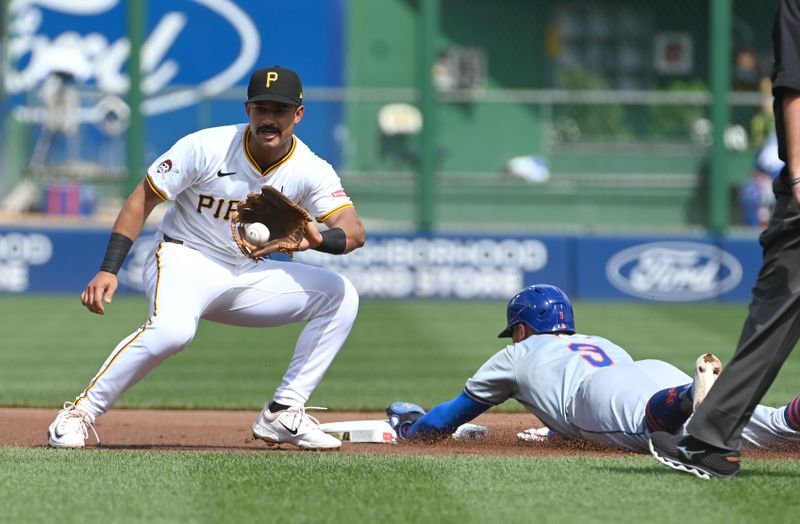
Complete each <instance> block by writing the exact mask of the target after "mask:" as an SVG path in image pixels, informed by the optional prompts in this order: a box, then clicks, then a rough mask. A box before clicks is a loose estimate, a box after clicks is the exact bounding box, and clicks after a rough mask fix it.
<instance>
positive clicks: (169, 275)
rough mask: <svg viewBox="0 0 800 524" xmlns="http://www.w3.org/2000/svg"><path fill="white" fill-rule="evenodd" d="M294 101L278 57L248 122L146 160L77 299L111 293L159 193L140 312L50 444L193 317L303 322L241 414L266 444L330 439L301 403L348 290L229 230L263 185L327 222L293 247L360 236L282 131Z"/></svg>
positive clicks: (147, 366)
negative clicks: (257, 250) (287, 357)
mask: <svg viewBox="0 0 800 524" xmlns="http://www.w3.org/2000/svg"><path fill="white" fill-rule="evenodd" d="M302 102H303V91H302V85H301V82H300V78H299V77H298V76H297V74H296V73H294V72H293V71H291V70H289V69H285V68H282V67H278V66H275V67H270V68H262V69H257V70H256V71H254V72H253V74H252V75H251V78H250V83H249V86H248V99H247V102H245V110H246V113H247V115H248V117H249V122H248V123H246V124H239V125H229V126H222V127H215V128H210V129H204V130H201V131H198V132H196V133H193V134H190V135H188V136H185V137H184V138H181V139H180V140H179V141H178V142H177V143H176V144H175V145H174V146H173V147H172V148H171V149H170V150H169V151H167V152H166V153H164V154H163V155H161V156H160V157H159V158H158V159H157V160H156V161H155V162H153V164H152V165H151V166H150V168H149V169H148V170H147V175H146V177H145V179H144V180H143V181H142V183H140V184H139V185H138V187H137V188H136V189H135V190H134V191H133V193H132V194H131V195H130V197H129V198H128V200H127V202H126V203H125V205H124V206H123V208H122V210H121V211H120V214H119V216H118V217H117V220H116V222H115V224H114V227H113V230H112V233H111V238H110V240H109V246H108V249H107V252H106V256H105V259H104V261H103V264H102V266H101V270H100V272H98V273H97V275H96V276H95V277H94V278H93V279H92V280H91V282H89V284H88V285H87V287H86V289H85V290H84V291H83V293H82V294H81V302H82V303H83V305H84V306H85V307H86V308H88V309H89V310H90V311H92V312H94V313H98V314H101V315H102V314H103V313H104V311H105V305H104V304H105V303H110V302H111V299H112V297H113V295H114V292H115V290H116V289H117V277H116V274H117V271H118V270H119V268H120V266H121V264H122V262H123V261H124V259H125V256H126V255H127V253H128V250H129V249H130V246H131V244H132V243H133V241H134V240H135V239H136V237H137V236H138V235H139V233H140V232H141V230H142V228H143V226H144V223H145V220H146V218H147V217H148V215H149V214H150V212H151V211H152V209H153V208H154V207H155V206H156V205H158V204H159V203H161V202H163V201H165V200H170V201H173V202H174V204H173V206H172V207H171V208H170V209H169V210H168V212H167V213H166V215H165V216H164V218H163V220H162V221H161V223H160V224H159V226H158V231H157V232H156V235H155V240H156V241H155V243H154V248H153V250H152V252H151V253H150V255H149V257H148V259H147V262H146V267H145V273H144V284H145V290H146V294H147V298H148V300H149V303H150V314H149V317H148V319H147V321H146V322H145V324H144V325H143V326H142V327H140V328H139V329H137V330H136V331H135V332H134V333H132V334H131V335H130V336H128V337H127V338H125V339H124V340H122V342H120V343H119V344H118V345H117V347H116V348H115V349H114V351H113V352H112V353H111V355H110V356H109V357H108V359H107V360H106V361H105V363H104V364H103V365H102V367H101V368H100V371H99V372H98V373H97V375H95V377H94V378H93V379H92V380H91V381H90V383H89V385H88V387H87V388H86V389H85V390H84V391H83V392H82V393H81V394H80V395H78V397H77V398H76V400H75V401H74V402H73V403H66V404H65V405H64V409H63V410H61V411H60V412H59V414H58V416H57V417H56V419H55V420H54V421H53V423H52V424H51V425H50V427H49V445H50V446H53V447H65V448H73V447H82V446H84V444H85V441H86V439H87V437H88V429H92V430H94V427H93V424H94V421H95V419H96V418H97V417H98V416H100V415H102V414H103V413H105V412H106V411H108V410H109V409H110V408H111V407H112V406H113V405H114V403H115V402H116V400H117V399H118V398H119V397H120V395H122V393H123V392H124V391H126V390H127V389H128V388H130V387H131V386H133V385H134V384H136V383H137V382H139V381H140V380H141V379H143V378H144V377H145V376H146V375H147V374H148V373H149V372H150V371H151V370H152V369H153V368H155V367H156V366H157V365H158V364H160V363H161V362H162V361H164V360H165V359H166V358H168V357H170V356H171V355H174V354H175V353H177V352H179V351H181V350H182V349H184V348H185V347H186V346H187V345H188V344H189V343H190V342H191V340H192V338H193V337H194V335H195V332H196V331H197V326H198V323H199V321H200V319H201V318H202V319H206V320H211V321H214V322H221V323H225V324H230V325H236V326H248V327H271V326H280V325H284V324H288V323H291V322H307V324H306V325H305V327H304V329H303V330H302V332H301V334H300V337H299V338H298V340H297V344H296V346H295V350H294V355H293V357H292V359H291V362H290V363H289V369H288V370H287V371H286V374H285V375H284V376H283V380H282V382H281V384H280V386H278V388H277V390H276V391H275V394H274V396H273V398H272V401H271V402H267V403H265V405H264V408H263V409H262V411H261V413H260V414H259V415H258V418H257V419H256V421H255V423H254V424H253V434H254V436H255V437H258V438H261V439H263V440H265V441H267V442H268V443H284V442H286V443H291V444H294V445H296V446H299V447H301V448H311V449H328V448H337V447H339V446H340V445H341V442H340V441H339V440H337V439H336V438H334V437H332V436H330V435H326V434H325V433H323V432H322V431H320V430H319V429H318V424H317V421H316V420H315V419H314V418H313V417H311V416H309V415H307V414H306V412H305V404H306V402H307V400H308V398H309V396H310V395H311V393H312V392H313V391H314V389H315V388H316V387H317V385H318V384H319V382H320V381H321V380H322V377H323V375H324V374H325V372H326V370H327V369H328V367H329V365H330V364H331V362H332V361H333V359H334V357H335V356H336V354H337V352H338V351H339V349H340V348H341V346H342V345H343V344H344V342H345V339H346V338H347V336H348V334H349V332H350V328H351V327H352V325H353V322H354V320H355V318H356V313H357V310H358V295H357V293H356V290H355V289H354V287H353V286H352V284H351V283H350V282H349V281H348V280H347V279H345V278H344V277H342V276H341V275H339V274H336V273H334V272H331V271H328V270H325V269H320V268H316V267H312V266H307V265H303V264H300V263H293V262H283V261H278V260H271V259H266V260H261V261H256V260H252V259H251V258H249V257H247V256H245V255H244V254H242V252H241V251H240V250H239V248H238V247H237V245H236V244H235V242H234V240H233V237H232V234H231V212H232V211H234V210H235V209H236V205H237V203H238V202H239V201H240V200H244V198H245V197H246V196H247V194H248V193H251V192H260V190H261V187H262V186H264V185H270V186H273V187H274V188H276V189H278V190H280V191H281V192H282V193H283V194H284V195H286V196H287V197H289V198H291V199H292V200H294V201H295V202H297V203H299V204H300V205H301V206H303V207H304V208H305V209H306V210H308V212H309V213H310V214H311V216H313V217H315V218H316V220H317V222H319V223H323V224H325V225H326V226H327V229H325V230H324V231H322V232H320V230H319V229H317V228H316V227H315V226H314V225H313V224H312V225H310V226H309V228H308V231H307V233H306V235H305V237H304V238H303V240H302V242H301V244H300V248H299V250H300V251H302V250H306V249H317V250H320V251H324V252H327V253H333V254H343V253H347V252H350V251H352V250H354V249H356V248H358V247H360V246H362V245H363V244H364V228H363V226H362V224H361V221H360V220H359V217H358V214H357V213H356V211H355V208H354V207H353V204H352V202H351V200H350V198H349V197H348V196H347V194H346V193H345V191H344V189H343V188H342V184H341V181H340V179H339V177H338V176H337V174H336V172H335V171H334V169H333V168H332V167H331V165H330V164H328V163H327V162H325V161H324V160H322V159H321V158H319V157H318V156H316V155H315V154H314V153H313V152H312V151H311V150H310V149H309V148H308V147H307V146H306V145H305V144H304V143H303V142H302V141H301V140H300V139H299V138H297V137H296V136H295V135H294V129H295V126H296V125H297V124H298V123H299V122H300V121H301V119H302V118H303V115H304V106H303V104H302ZM96 436H97V434H96V433H95V437H96Z"/></svg>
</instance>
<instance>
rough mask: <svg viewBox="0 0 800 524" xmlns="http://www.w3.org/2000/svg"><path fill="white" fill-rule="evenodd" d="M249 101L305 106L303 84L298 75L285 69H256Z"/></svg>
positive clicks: (248, 96)
mask: <svg viewBox="0 0 800 524" xmlns="http://www.w3.org/2000/svg"><path fill="white" fill-rule="evenodd" d="M247 101H248V102H280V103H282V104H290V105H295V106H299V105H302V104H303V84H302V83H301V82H300V77H299V76H297V73H295V72H294V71H292V70H291V69H286V68H285V67H280V66H274V67H263V68H261V69H256V70H255V71H253V74H252V75H250V83H249V84H248V86H247Z"/></svg>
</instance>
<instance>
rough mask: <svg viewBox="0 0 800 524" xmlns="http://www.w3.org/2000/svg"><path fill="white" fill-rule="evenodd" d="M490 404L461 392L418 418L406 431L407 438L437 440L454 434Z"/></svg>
mask: <svg viewBox="0 0 800 524" xmlns="http://www.w3.org/2000/svg"><path fill="white" fill-rule="evenodd" d="M490 407H492V406H491V405H489V404H481V403H480V402H477V401H475V400H473V399H472V398H470V397H468V396H467V394H466V393H465V392H463V391H462V392H461V394H460V395H458V396H457V397H456V398H454V399H453V400H448V401H447V402H442V403H441V404H439V405H437V406H436V407H434V408H433V409H431V410H430V411H428V413H427V414H425V416H423V417H422V418H420V419H419V420H417V421H416V422H415V423H414V424H413V425H412V426H411V427H410V428H408V432H407V433H406V438H407V439H413V438H421V439H424V440H436V439H440V438H443V437H446V436H448V435H450V434H452V433H453V432H454V431H455V430H456V428H458V426H460V425H461V424H464V423H466V422H469V421H470V420H472V419H474V418H475V417H477V416H478V415H480V414H481V413H483V412H484V411H486V410H487V409H489V408H490Z"/></svg>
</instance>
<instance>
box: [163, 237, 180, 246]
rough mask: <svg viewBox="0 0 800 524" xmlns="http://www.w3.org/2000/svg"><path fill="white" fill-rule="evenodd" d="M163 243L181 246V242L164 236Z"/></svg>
mask: <svg viewBox="0 0 800 524" xmlns="http://www.w3.org/2000/svg"><path fill="white" fill-rule="evenodd" d="M164 242H172V243H173V244H183V240H178V239H177V238H172V237H171V236H168V235H164Z"/></svg>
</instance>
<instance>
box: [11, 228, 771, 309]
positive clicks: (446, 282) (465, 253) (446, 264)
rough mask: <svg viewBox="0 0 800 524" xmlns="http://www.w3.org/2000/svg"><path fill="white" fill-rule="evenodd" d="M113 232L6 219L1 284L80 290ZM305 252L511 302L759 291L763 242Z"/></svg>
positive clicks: (395, 293) (710, 297)
mask: <svg viewBox="0 0 800 524" xmlns="http://www.w3.org/2000/svg"><path fill="white" fill-rule="evenodd" d="M152 237H153V232H152V231H148V232H145V233H143V235H142V236H141V237H140V239H139V240H137V242H136V243H135V244H134V247H133V249H132V250H131V253H130V255H129V256H128V258H127V260H126V261H125V265H124V266H123V268H122V270H121V271H120V274H119V278H120V292H127V293H141V292H142V268H143V265H144V260H145V258H146V256H147V253H148V251H149V250H150V248H151V246H152V242H153V240H152ZM107 239H108V232H107V231H101V230H64V229H45V228H11V227H0V292H2V293H3V294H20V293H75V294H77V293H79V292H80V291H81V290H82V289H83V287H84V286H85V284H86V283H87V282H88V281H89V279H91V277H92V276H93V275H94V273H95V272H96V271H97V268H98V267H99V265H100V261H101V259H102V256H103V253H104V252H105V246H106V242H107ZM296 260H297V262H298V263H307V264H312V265H318V266H321V267H327V268H330V269H332V270H334V271H337V272H340V273H342V274H344V275H345V276H347V277H348V278H349V279H350V280H352V282H353V283H354V284H355V286H356V288H358V290H359V293H360V295H361V296H362V298H444V299H462V300H463V299H499V300H507V299H508V298H509V297H510V296H511V295H513V294H514V293H515V292H516V291H518V290H519V289H520V288H522V287H523V286H525V285H529V284H533V283H537V282H546V283H551V284H555V285H558V286H560V287H561V288H563V289H564V290H565V291H567V293H568V294H569V295H570V296H571V297H572V298H573V299H578V300H632V301H649V302H695V301H726V302H727V301H747V300H749V299H750V292H751V288H752V285H753V283H754V282H755V279H756V276H757V274H758V270H759V268H760V266H761V249H760V247H759V246H758V242H757V241H756V239H755V238H747V239H739V238H736V239H735V238H725V237H665V236H662V237H647V236H640V237H604V236H590V237H588V236H546V235H541V236H539V235H533V236H530V235H515V236H504V235H426V236H417V235H413V234H372V235H370V236H369V238H368V241H367V245H366V246H364V247H363V248H362V249H359V250H357V251H355V252H353V253H350V254H349V255H345V256H333V255H327V254H324V253H319V252H316V251H309V252H304V253H298V254H297V257H296ZM267 263H268V262H267Z"/></svg>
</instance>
